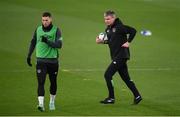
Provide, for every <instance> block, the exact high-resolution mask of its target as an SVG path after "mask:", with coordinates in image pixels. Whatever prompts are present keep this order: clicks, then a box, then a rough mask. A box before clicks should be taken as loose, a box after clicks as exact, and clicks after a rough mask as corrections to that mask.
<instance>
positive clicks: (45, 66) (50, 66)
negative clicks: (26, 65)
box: [36, 61, 59, 96]
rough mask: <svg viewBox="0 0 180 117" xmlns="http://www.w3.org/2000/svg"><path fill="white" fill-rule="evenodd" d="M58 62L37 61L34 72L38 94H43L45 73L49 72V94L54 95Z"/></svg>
mask: <svg viewBox="0 0 180 117" xmlns="http://www.w3.org/2000/svg"><path fill="white" fill-rule="evenodd" d="M58 68H59V64H58V62H57V63H46V62H40V61H39V62H37V65H36V74H37V80H38V91H37V92H38V96H44V94H45V90H44V84H45V80H46V74H49V80H50V94H52V95H56V91H57V75H58Z"/></svg>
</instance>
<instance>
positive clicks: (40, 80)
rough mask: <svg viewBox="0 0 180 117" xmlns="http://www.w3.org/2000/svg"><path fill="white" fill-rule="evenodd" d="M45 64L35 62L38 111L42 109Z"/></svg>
mask: <svg viewBox="0 0 180 117" xmlns="http://www.w3.org/2000/svg"><path fill="white" fill-rule="evenodd" d="M46 72H47V68H46V64H45V63H43V62H37V65H36V74H37V80H38V101H39V105H38V109H39V110H40V111H44V110H45V109H44V94H45V91H44V84H45V79H46Z"/></svg>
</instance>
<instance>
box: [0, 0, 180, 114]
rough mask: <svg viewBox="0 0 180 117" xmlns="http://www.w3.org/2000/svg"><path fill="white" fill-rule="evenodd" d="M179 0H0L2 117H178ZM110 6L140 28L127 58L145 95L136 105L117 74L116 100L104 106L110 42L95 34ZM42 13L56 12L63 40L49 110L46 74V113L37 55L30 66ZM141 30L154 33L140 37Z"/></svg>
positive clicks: (55, 16)
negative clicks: (103, 42)
mask: <svg viewBox="0 0 180 117" xmlns="http://www.w3.org/2000/svg"><path fill="white" fill-rule="evenodd" d="M179 4H180V1H179V0H111V1H109V0H98V1H97V0H69V1H68V0H47V1H46V2H44V1H43V0H38V1H37V0H36V1H35V0H32V1H30V0H27V1H24V0H1V1H0V14H1V18H0V22H1V26H0V93H1V96H0V115H64V116H66V115H74V116H75V115H76V116H80V115H106V116H107V115H109V116H110V115H161V116H165V115H180V108H179V105H180V91H179V86H180V82H179V76H180V61H179V58H180V47H179V43H180V40H179V39H180V35H179V30H180V29H179V27H180V22H179V21H180V14H179V12H180V6H179ZM107 9H113V10H115V11H116V12H117V14H118V16H119V17H120V18H121V19H122V21H123V22H124V23H125V24H128V25H130V26H134V27H136V29H137V30H138V33H137V36H136V38H135V39H134V41H133V42H132V44H131V61H129V62H128V64H129V68H130V75H131V77H132V79H133V80H134V81H135V83H136V85H137V87H138V89H139V90H140V92H141V93H142V96H143V101H142V103H140V105H138V106H132V105H131V103H132V101H133V100H132V99H133V96H132V94H131V93H130V91H129V90H128V89H127V87H126V86H125V84H124V82H123V81H122V80H121V79H120V78H119V76H118V75H115V76H114V82H115V93H116V94H115V95H116V103H115V104H114V105H101V104H99V103H98V102H99V101H100V100H101V99H103V98H105V97H106V96H107V89H106V86H105V81H104V79H103V73H104V71H105V69H106V67H107V66H108V64H109V63H110V57H109V50H108V47H107V46H103V45H97V44H95V37H96V36H97V34H98V33H99V32H102V31H103V30H104V28H105V25H104V23H103V12H104V11H105V10H107ZM44 11H50V12H52V14H53V18H54V24H55V25H57V26H58V27H60V28H61V29H62V35H63V38H64V41H63V44H64V45H63V48H62V49H61V50H60V64H61V67H60V68H61V69H60V72H59V75H58V92H57V98H56V108H57V109H56V111H53V112H50V111H48V101H49V92H48V91H49V89H48V88H49V81H48V79H47V80H46V98H45V101H46V103H45V104H46V111H45V112H44V113H41V112H39V111H37V109H36V106H37V94H36V90H37V80H36V75H35V56H34V54H33V67H32V68H30V67H28V66H27V64H26V55H27V51H28V47H29V43H30V40H31V37H32V34H33V32H34V30H35V28H36V27H37V26H38V25H40V24H41V13H42V12H44ZM142 29H149V30H151V31H152V33H153V35H152V36H151V37H143V36H141V35H140V31H141V30H142ZM77 69H80V70H79V71H78V70H77ZM88 69H92V70H93V71H88Z"/></svg>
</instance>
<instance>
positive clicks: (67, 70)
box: [0, 67, 180, 73]
mask: <svg viewBox="0 0 180 117" xmlns="http://www.w3.org/2000/svg"><path fill="white" fill-rule="evenodd" d="M105 70H106V68H104V69H60V71H63V72H98V71H99V72H100V71H105ZM129 70H130V71H172V70H175V71H179V70H180V68H161V67H157V68H156V67H149V68H145V67H137V68H136V67H132V68H129ZM23 72H36V71H35V69H15V70H1V71H0V73H23Z"/></svg>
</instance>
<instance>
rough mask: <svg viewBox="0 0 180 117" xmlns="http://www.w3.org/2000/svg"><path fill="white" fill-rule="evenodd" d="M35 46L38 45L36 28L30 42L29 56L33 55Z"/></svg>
mask: <svg viewBox="0 0 180 117" xmlns="http://www.w3.org/2000/svg"><path fill="white" fill-rule="evenodd" d="M35 46H36V30H35V32H34V34H33V37H32V40H31V43H30V46H29V51H28V56H27V57H28V58H30V57H31V55H32V53H33V51H34V48H35Z"/></svg>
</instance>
